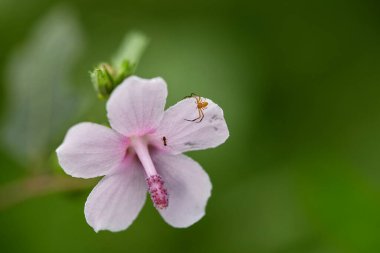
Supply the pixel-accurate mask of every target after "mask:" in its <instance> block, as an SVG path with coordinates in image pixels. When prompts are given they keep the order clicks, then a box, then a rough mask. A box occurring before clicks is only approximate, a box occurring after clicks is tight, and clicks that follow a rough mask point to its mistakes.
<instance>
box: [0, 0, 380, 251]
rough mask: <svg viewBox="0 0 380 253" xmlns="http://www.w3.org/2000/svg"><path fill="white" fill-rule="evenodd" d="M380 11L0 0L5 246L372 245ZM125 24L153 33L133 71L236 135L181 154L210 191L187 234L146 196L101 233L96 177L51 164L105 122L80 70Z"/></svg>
mask: <svg viewBox="0 0 380 253" xmlns="http://www.w3.org/2000/svg"><path fill="white" fill-rule="evenodd" d="M379 13H380V2H379V1H377V0H361V1H359V0H357V1H351V0H346V1H344V0H330V1H327V0H326V1H301V0H289V1H280V0H279V1H273V0H269V1H256V0H253V1H241V0H234V1H225V0H221V1H201V0H199V1H184V2H181V1H174V0H164V1H153V0H143V1H127V0H125V1H119V2H114V1H99V2H97V3H95V2H94V1H89V0H78V1H74V0H72V1H47V0H34V1H26V0H24V1H12V0H0V34H1V39H0V70H1V72H0V73H1V76H0V77H1V79H0V83H1V86H0V95H1V98H2V99H1V100H0V117H1V143H0V170H1V171H0V227H1V229H0V252H24V253H29V252H38V253H44V252H57V253H59V252H92V253H96V252H139V253H143V252H166V253H167V252H257V253H298V252H300V253H351V252H352V253H354V252H355V253H356V252H357V253H366V252H371V253H374V252H380V215H379V214H380V155H379V152H380V110H379V109H380V98H379V97H380V83H379V82H380V32H379V31H380V15H379ZM131 30H140V31H142V32H144V33H145V34H146V35H147V36H148V37H149V38H150V39H151V44H150V46H149V48H148V49H147V51H146V52H145V55H144V57H143V58H142V60H141V62H140V65H139V68H138V70H137V74H138V75H139V76H142V77H145V78H151V77H155V76H162V77H163V78H164V79H165V80H166V81H167V83H168V88H169V97H168V104H167V105H168V106H170V105H172V104H174V103H175V102H176V101H178V100H180V99H182V98H183V97H184V96H185V95H188V94H190V93H191V92H195V93H199V94H201V95H202V96H205V97H209V98H211V99H213V100H214V101H215V102H216V103H218V104H219V105H220V106H221V107H222V108H223V109H224V112H225V118H226V120H227V123H228V126H229V129H230V134H231V136H230V138H229V139H228V141H227V142H226V143H225V144H224V145H222V146H220V147H218V148H217V149H212V150H205V151H199V152H191V153H190V154H189V155H190V156H191V157H193V158H195V159H196V160H197V161H198V162H200V163H201V164H202V165H203V167H204V169H205V170H206V171H207V172H208V173H209V175H210V178H211V180H212V182H213V194H212V197H211V199H210V200H209V202H208V206H207V214H206V216H205V217H204V218H203V219H202V220H201V221H200V222H198V223H196V224H195V225H193V226H192V227H190V228H188V229H174V228H172V227H170V226H169V225H167V224H165V222H164V221H163V220H162V219H161V217H160V216H159V214H158V213H157V212H156V211H155V210H154V208H153V207H152V204H151V203H150V202H147V203H146V205H145V207H144V209H143V211H142V212H141V213H140V215H139V217H138V218H137V220H136V221H135V222H134V223H133V224H132V226H131V227H130V228H129V229H128V230H126V231H124V232H120V233H110V232H100V233H98V234H96V233H95V232H94V231H93V230H92V228H91V227H90V226H88V225H87V223H86V221H85V218H84V214H83V208H84V203H85V200H86V197H87V195H88V193H89V192H90V190H91V187H92V186H93V185H94V184H95V182H94V181H91V180H80V179H79V180H78V179H77V180H76V179H72V178H70V177H69V176H66V175H65V174H63V172H62V171H61V169H59V166H58V165H57V163H56V158H55V154H54V150H55V148H56V147H57V146H58V145H59V144H60V143H61V141H62V139H63V137H64V134H65V132H66V131H67V129H68V128H69V127H70V126H71V125H73V124H75V123H77V122H81V121H92V122H98V123H103V124H106V122H107V120H106V117H105V109H104V102H101V101H99V100H98V99H97V98H96V95H95V93H94V91H93V88H92V85H91V82H90V78H89V73H88V71H89V70H91V69H93V67H94V66H95V65H96V64H98V63H99V62H101V61H108V60H110V59H111V57H112V55H113V53H114V52H115V51H116V50H117V48H118V47H119V44H120V42H121V41H122V39H123V37H124V35H125V34H126V33H127V32H129V31H131ZM40 175H43V176H40ZM41 177H42V179H41ZM30 178H32V182H30V181H28V180H29V179H30ZM33 178H37V179H36V180H35V181H33ZM38 178H40V179H38ZM51 178H53V179H54V180H55V179H56V178H58V179H59V180H57V181H54V180H52V179H51ZM84 181H86V182H84ZM45 188H46V189H45ZM62 189H66V190H65V191H62ZM34 195H35V196H36V197H33V196H34Z"/></svg>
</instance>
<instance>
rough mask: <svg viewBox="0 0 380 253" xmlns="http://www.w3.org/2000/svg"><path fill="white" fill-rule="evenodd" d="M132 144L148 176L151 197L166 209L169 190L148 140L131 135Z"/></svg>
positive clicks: (157, 204)
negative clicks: (152, 156) (155, 161)
mask: <svg viewBox="0 0 380 253" xmlns="http://www.w3.org/2000/svg"><path fill="white" fill-rule="evenodd" d="M131 145H132V147H133V149H134V150H135V152H136V154H137V156H138V158H139V159H140V162H141V164H142V165H143V167H144V170H145V174H146V176H147V178H146V179H145V180H146V183H147V185H148V191H149V194H150V198H151V199H152V201H153V203H154V206H155V207H156V208H158V209H165V208H166V207H168V205H169V198H168V192H167V190H166V188H165V185H164V181H163V180H162V178H161V176H160V175H158V173H157V171H156V168H155V167H154V164H153V161H152V158H151V157H150V154H149V150H148V142H147V140H146V139H145V138H144V137H142V136H141V137H131Z"/></svg>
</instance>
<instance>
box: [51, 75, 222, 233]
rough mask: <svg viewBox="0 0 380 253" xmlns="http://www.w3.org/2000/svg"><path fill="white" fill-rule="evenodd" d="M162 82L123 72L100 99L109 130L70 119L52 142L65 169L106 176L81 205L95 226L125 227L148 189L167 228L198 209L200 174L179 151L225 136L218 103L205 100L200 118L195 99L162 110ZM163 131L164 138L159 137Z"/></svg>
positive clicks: (189, 220)
mask: <svg viewBox="0 0 380 253" xmlns="http://www.w3.org/2000/svg"><path fill="white" fill-rule="evenodd" d="M166 96H167V88H166V83H165V81H164V80H163V79H161V78H153V79H150V80H146V79H141V78H139V77H136V76H133V77H129V78H127V79H126V80H125V81H124V82H123V83H122V84H121V85H119V86H118V87H117V88H116V89H115V90H114V91H113V93H112V95H111V97H110V98H109V100H108V102H107V112H108V113H107V116H108V119H109V121H110V125H111V127H112V129H110V128H108V127H105V126H101V125H98V124H94V123H80V124H77V125H75V126H73V127H72V128H71V129H70V130H69V131H68V133H67V134H66V137H65V139H64V141H63V143H62V145H61V146H60V147H59V148H58V149H57V155H58V159H59V163H60V165H61V166H62V168H63V169H64V171H65V172H66V173H67V174H69V175H71V176H73V177H80V178H93V177H99V176H105V177H103V179H102V180H100V182H99V183H98V185H97V186H96V187H95V188H94V189H93V190H92V192H91V194H90V195H89V196H88V198H87V202H86V204H85V210H84V211H85V216H86V220H87V222H88V224H89V225H90V226H92V227H93V228H94V230H95V231H99V230H105V229H106V230H111V231H120V230H124V229H126V228H127V227H128V226H129V225H131V223H132V222H133V220H134V219H135V218H136V217H137V215H138V213H139V212H140V210H141V208H142V207H143V205H144V203H145V199H146V192H147V191H148V192H149V193H150V196H151V199H152V201H153V203H154V206H155V207H156V209H157V210H158V212H159V213H160V214H161V216H162V217H163V218H164V219H165V221H166V222H167V223H169V224H170V225H172V226H173V227H188V226H190V225H192V224H193V223H195V222H197V221H198V220H199V219H201V218H202V217H203V215H204V214H205V207H206V203H207V200H208V198H209V197H210V194H211V183H210V179H209V177H208V175H207V173H206V172H205V171H204V170H203V169H202V167H201V166H200V165H199V164H198V163H197V162H195V161H194V160H192V159H191V158H189V157H187V156H185V155H183V154H181V153H183V152H186V151H191V150H199V149H206V148H213V147H216V146H218V145H220V144H222V143H223V142H225V140H226V139H227V138H228V136H229V133H228V128H227V125H226V122H225V120H224V117H223V111H222V109H221V108H220V107H219V106H218V105H216V104H215V103H213V102H212V101H211V100H206V101H207V102H208V107H207V109H205V110H204V115H205V116H204V119H203V120H202V121H201V122H200V123H195V122H189V121H186V120H185V119H192V118H196V117H197V116H198V110H197V105H196V104H195V99H194V98H187V99H184V100H181V101H180V102H178V103H177V104H176V105H174V106H172V107H170V108H169V109H168V110H166V111H165V112H164V107H165V101H166ZM164 137H165V141H164Z"/></svg>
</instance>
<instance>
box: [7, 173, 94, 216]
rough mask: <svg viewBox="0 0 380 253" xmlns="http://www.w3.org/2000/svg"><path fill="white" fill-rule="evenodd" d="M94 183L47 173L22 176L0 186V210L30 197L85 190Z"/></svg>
mask: <svg viewBox="0 0 380 253" xmlns="http://www.w3.org/2000/svg"><path fill="white" fill-rule="evenodd" d="M94 185H95V181H94V180H81V179H76V178H71V177H67V176H59V175H49V174H41V175H35V176H31V177H27V178H23V179H20V180H17V181H14V182H11V183H8V184H6V185H3V186H1V187H0V211H1V210H5V209H7V208H10V207H12V206H14V205H16V204H19V203H21V202H24V201H26V200H29V199H32V198H36V197H41V196H46V195H49V194H54V193H62V192H72V191H80V190H85V189H89V188H91V187H93V186H94Z"/></svg>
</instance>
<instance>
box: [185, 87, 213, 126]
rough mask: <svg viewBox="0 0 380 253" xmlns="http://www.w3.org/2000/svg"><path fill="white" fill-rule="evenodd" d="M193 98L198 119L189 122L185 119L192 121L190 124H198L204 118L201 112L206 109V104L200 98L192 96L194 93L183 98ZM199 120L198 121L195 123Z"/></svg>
mask: <svg viewBox="0 0 380 253" xmlns="http://www.w3.org/2000/svg"><path fill="white" fill-rule="evenodd" d="M192 97H193V98H195V103H196V104H197V110H198V115H199V116H198V118H195V119H192V120H189V119H185V120H187V121H192V122H196V123H200V122H201V121H202V120H203V118H204V116H205V115H204V113H203V110H204V109H206V107H207V105H208V103H207V102H206V101H205V100H203V99H202V98H201V97H200V96H198V95H196V94H194V93H191V94H190V96H186V97H185V98H192ZM197 120H199V121H197Z"/></svg>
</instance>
